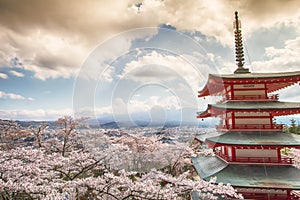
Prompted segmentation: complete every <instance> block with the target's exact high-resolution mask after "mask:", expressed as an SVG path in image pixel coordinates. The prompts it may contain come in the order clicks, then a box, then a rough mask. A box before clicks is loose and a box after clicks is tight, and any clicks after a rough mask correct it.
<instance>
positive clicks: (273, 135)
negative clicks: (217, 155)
mask: <svg viewBox="0 0 300 200" xmlns="http://www.w3.org/2000/svg"><path fill="white" fill-rule="evenodd" d="M197 137H199V138H197ZM204 137H205V136H200V135H199V136H196V138H197V139H198V140H199V141H201V142H204V143H209V144H211V146H215V147H216V146H224V145H226V146H237V145H238V146H262V145H263V146H278V147H294V148H300V135H297V134H292V133H283V132H276V131H275V132H271V131H268V132H259V131H252V132H226V133H223V134H219V135H216V134H215V135H212V136H210V135H207V136H206V137H205V138H204Z"/></svg>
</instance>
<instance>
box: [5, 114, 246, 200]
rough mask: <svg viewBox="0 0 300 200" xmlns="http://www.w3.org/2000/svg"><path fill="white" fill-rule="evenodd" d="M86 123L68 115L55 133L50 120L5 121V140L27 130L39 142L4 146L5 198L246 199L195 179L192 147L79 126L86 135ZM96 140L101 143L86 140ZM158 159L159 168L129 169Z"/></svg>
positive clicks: (225, 188) (213, 184)
mask: <svg viewBox="0 0 300 200" xmlns="http://www.w3.org/2000/svg"><path fill="white" fill-rule="evenodd" d="M82 122H84V120H83V119H80V120H75V119H73V118H71V117H63V118H60V119H59V120H58V121H57V123H58V125H59V129H58V130H56V131H52V132H51V131H50V132H49V131H47V132H46V131H45V130H46V125H42V126H39V127H37V128H36V129H34V127H30V128H29V130H23V129H22V128H21V127H19V126H15V125H16V124H15V125H13V126H12V127H15V128H8V127H9V125H7V124H5V126H2V127H3V129H1V130H4V131H3V132H1V134H2V136H5V137H3V138H5V140H2V141H1V142H2V143H5V142H6V141H14V139H13V140H7V138H10V134H12V135H17V137H15V138H19V136H21V135H22V134H23V132H26V134H29V135H30V136H34V138H35V144H34V145H30V146H28V145H27V146H26V145H16V146H11V148H1V149H0V195H1V198H2V199H72V200H73V199H107V200H111V199H117V200H119V199H187V198H189V196H190V194H191V193H192V192H195V193H198V194H199V196H200V197H201V198H203V199H217V196H218V195H223V196H227V197H233V198H242V197H241V196H239V195H238V194H237V193H236V191H235V190H234V188H233V187H231V186H230V185H223V184H216V183H215V180H211V181H210V182H207V181H203V180H193V179H191V178H190V174H191V172H190V171H188V170H189V169H191V168H190V167H186V166H191V164H190V159H189V158H190V156H191V155H192V153H193V150H192V148H189V147H185V146H184V145H183V144H182V145H180V144H176V145H173V146H171V145H169V144H163V143H161V142H160V141H159V140H158V138H157V137H148V138H145V137H144V138H143V137H138V136H134V135H129V134H126V135H124V136H122V137H108V136H105V131H103V130H101V131H100V130H99V131H95V130H94V131H91V130H80V131H82V132H85V133H89V134H86V137H83V135H84V134H80V131H79V130H78V128H79V127H80V126H81V123H82ZM5 123H7V122H5ZM13 123H15V122H13ZM0 127H1V126H0ZM8 130H10V131H8ZM4 133H5V134H4ZM18 133H21V134H20V135H18ZM90 133H93V134H94V136H95V137H90V136H91V134H90ZM49 134H50V136H51V137H45V135H47V136H49ZM22 137H24V135H22ZM92 143H94V144H97V145H90V146H88V145H87V144H92ZM167 149H169V151H167ZM171 152H172V153H173V154H175V155H173V154H172V153H171ZM136 160H139V162H138V164H137V163H136ZM143 160H144V162H143ZM145 160H146V161H145ZM155 161H156V164H155V166H157V169H152V170H150V169H147V170H140V171H133V170H129V169H134V168H135V169H140V165H141V167H143V166H144V164H145V166H146V165H147V164H149V163H151V162H155ZM136 166H138V167H136ZM125 169H126V170H125ZM165 169H167V170H165ZM166 172H167V173H166Z"/></svg>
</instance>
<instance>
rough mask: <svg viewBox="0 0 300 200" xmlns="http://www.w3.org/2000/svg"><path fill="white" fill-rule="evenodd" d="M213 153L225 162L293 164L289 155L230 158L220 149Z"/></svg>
mask: <svg viewBox="0 0 300 200" xmlns="http://www.w3.org/2000/svg"><path fill="white" fill-rule="evenodd" d="M215 154H216V155H217V156H219V157H221V158H222V159H224V160H226V161H227V162H241V163H281V164H293V162H294V159H293V158H289V157H281V158H280V159H278V158H277V157H237V158H235V159H234V158H232V157H229V156H227V155H225V154H222V153H221V152H220V151H217V152H215Z"/></svg>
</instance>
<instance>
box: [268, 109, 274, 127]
mask: <svg viewBox="0 0 300 200" xmlns="http://www.w3.org/2000/svg"><path fill="white" fill-rule="evenodd" d="M269 115H270V125H271V129H273V128H274V124H273V116H272V114H271V113H269Z"/></svg>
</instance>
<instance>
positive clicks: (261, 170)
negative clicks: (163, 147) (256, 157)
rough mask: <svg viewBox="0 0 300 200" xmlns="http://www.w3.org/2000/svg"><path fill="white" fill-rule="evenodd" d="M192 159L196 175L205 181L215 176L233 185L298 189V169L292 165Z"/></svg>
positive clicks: (220, 181)
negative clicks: (231, 162) (227, 162)
mask: <svg viewBox="0 0 300 200" xmlns="http://www.w3.org/2000/svg"><path fill="white" fill-rule="evenodd" d="M212 158H214V159H212ZM192 161H193V164H194V167H195V169H196V171H197V173H198V175H199V176H200V177H201V178H202V179H204V180H207V181H209V180H210V178H212V177H217V181H216V182H217V183H223V184H228V183H230V184H231V185H232V186H234V187H246V188H266V189H287V190H299V189H300V181H299V180H300V170H299V169H297V168H295V167H293V166H276V165H274V166H267V165H246V164H245V165H243V164H226V163H225V162H222V161H221V160H220V159H218V158H216V157H215V156H212V157H196V158H192Z"/></svg>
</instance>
